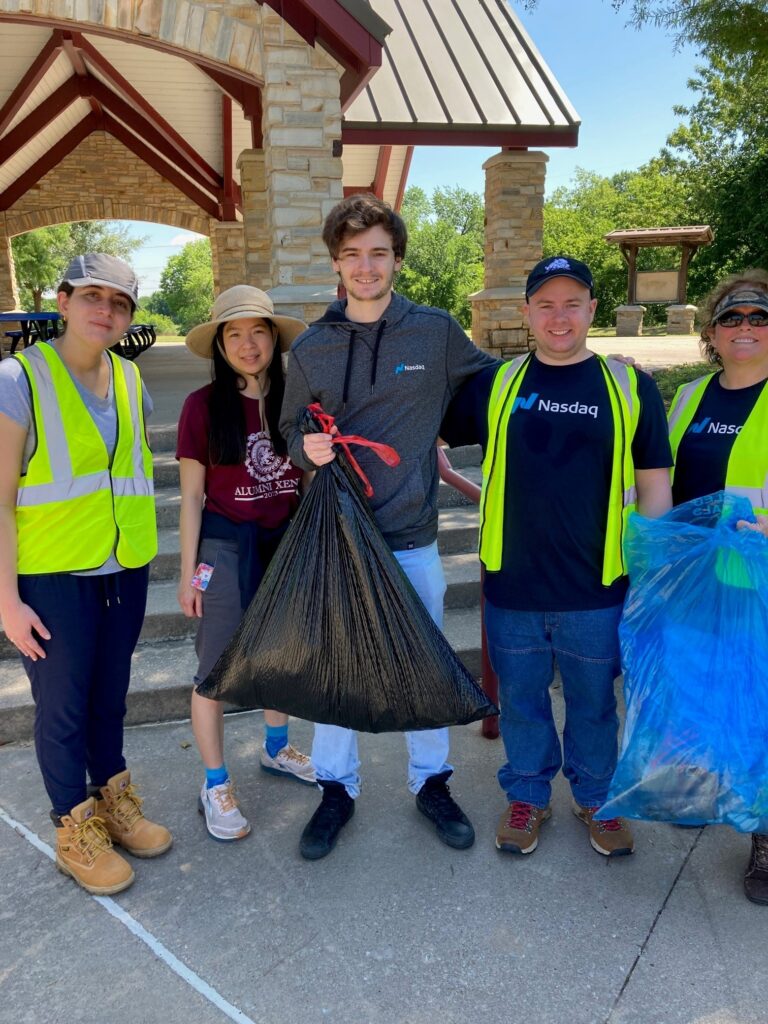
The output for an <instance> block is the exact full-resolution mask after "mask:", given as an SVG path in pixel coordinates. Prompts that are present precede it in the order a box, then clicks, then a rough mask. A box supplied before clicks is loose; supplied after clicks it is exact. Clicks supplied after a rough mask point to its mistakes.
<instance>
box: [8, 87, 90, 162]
mask: <svg viewBox="0 0 768 1024" xmlns="http://www.w3.org/2000/svg"><path fill="white" fill-rule="evenodd" d="M87 84H88V83H87V81H86V80H85V79H82V78H68V79H67V81H66V82H64V84H63V85H60V86H59V88H58V89H56V90H55V91H54V92H52V93H51V95H50V96H49V97H48V98H47V99H46V100H45V102H44V103H41V104H40V106H39V107H35V109H34V110H33V111H32V113H31V114H28V115H27V116H26V117H25V118H24V120H23V121H20V122H19V123H18V124H17V125H16V127H15V128H12V129H11V130H10V131H9V132H8V134H7V135H6V136H5V137H4V138H3V152H4V153H7V154H8V156H12V155H13V154H14V153H18V151H19V150H20V149H21V148H22V146H26V144H27V143H28V142H31V141H32V139H34V137H35V136H36V135H39V134H40V132H41V131H42V130H43V129H44V128H47V127H48V125H49V124H50V123H51V121H54V120H55V119H56V118H57V117H58V116H59V114H61V113H62V112H63V111H64V110H66V109H67V107H69V106H71V105H72V104H73V103H74V102H75V100H79V99H81V98H82V97H84V96H87V95H88V89H87Z"/></svg>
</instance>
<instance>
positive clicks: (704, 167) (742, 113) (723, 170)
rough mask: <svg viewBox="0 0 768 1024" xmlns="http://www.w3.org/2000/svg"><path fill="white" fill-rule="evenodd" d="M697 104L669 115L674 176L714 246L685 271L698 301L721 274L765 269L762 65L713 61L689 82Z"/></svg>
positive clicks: (767, 130) (767, 155)
mask: <svg viewBox="0 0 768 1024" xmlns="http://www.w3.org/2000/svg"><path fill="white" fill-rule="evenodd" d="M689 84H690V87H691V88H692V89H693V90H694V92H695V93H697V96H698V98H697V99H696V101H695V102H694V103H693V104H691V105H690V106H688V107H676V108H675V112H676V113H677V114H679V115H681V116H682V117H684V118H685V119H686V120H685V122H684V123H683V124H681V125H680V126H679V127H678V128H677V130H676V131H674V132H673V133H672V135H671V136H670V137H669V140H668V145H669V147H670V151H671V153H672V155H673V157H674V159H676V161H677V174H678V177H679V178H680V180H681V181H683V182H684V187H685V189H686V191H687V192H688V194H689V196H690V202H691V204H692V206H693V208H694V209H695V210H697V212H698V214H699V217H700V222H701V223H708V224H710V225H711V227H712V229H713V231H714V235H715V240H714V242H713V244H712V245H710V246H707V247H706V248H705V249H702V250H701V251H700V253H699V255H697V257H696V259H695V260H694V262H693V264H692V265H691V285H692V292H694V293H695V294H696V295H698V296H700V295H702V294H703V293H704V292H705V291H707V290H708V289H709V288H710V287H712V286H713V285H714V284H715V283H716V281H717V280H718V279H719V278H720V277H722V276H724V275H725V274H728V273H733V272H735V271H737V270H741V269H743V268H744V267H748V266H768V202H767V201H766V200H767V199H768V186H766V182H767V181H768V64H767V65H764V66H760V67H757V66H756V65H755V64H754V62H753V61H751V60H750V59H749V58H747V57H744V58H741V59H738V60H726V59H725V58H720V57H713V58H712V59H711V61H710V63H709V64H708V65H707V66H704V67H699V68H697V77H696V78H695V79H693V80H692V81H691V82H690V83H689Z"/></svg>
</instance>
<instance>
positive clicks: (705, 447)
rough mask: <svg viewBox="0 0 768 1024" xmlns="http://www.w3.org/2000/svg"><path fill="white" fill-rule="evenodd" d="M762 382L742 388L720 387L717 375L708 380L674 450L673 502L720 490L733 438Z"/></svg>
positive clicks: (736, 434)
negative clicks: (675, 451)
mask: <svg viewBox="0 0 768 1024" xmlns="http://www.w3.org/2000/svg"><path fill="white" fill-rule="evenodd" d="M765 385H766V381H764V380H761V381H759V383H757V384H751V385H750V386H749V387H746V388H724V387H723V386H722V384H721V383H720V374H717V376H715V377H713V378H712V379H711V380H710V382H709V383H708V384H707V386H706V388H705V389H704V394H703V395H702V396H701V401H700V402H699V407H698V409H697V410H696V412H695V414H694V416H693V419H692V420H691V422H690V424H689V426H688V429H687V430H686V432H685V433H684V434H683V437H682V440H681V441H680V445H679V447H678V449H677V459H676V460H675V478H674V481H673V483H672V500H673V501H674V503H675V505H682V503H683V502H684V501H692V500H693V499H694V498H700V497H702V495H704V494H714V492H715V491H722V490H723V488H724V487H725V478H726V474H727V472H728V459H729V458H730V456H731V449H732V448H733V444H734V441H735V440H736V438H737V437H738V436H739V433H740V432H741V428H742V427H743V426H744V424H745V423H746V422H747V418H748V416H749V414H750V413H751V412H752V410H753V409H754V407H755V404H756V403H757V400H758V398H759V397H760V394H761V392H762V390H763V388H764V387H765Z"/></svg>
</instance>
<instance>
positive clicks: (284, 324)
mask: <svg viewBox="0 0 768 1024" xmlns="http://www.w3.org/2000/svg"><path fill="white" fill-rule="evenodd" d="M249 317H258V318H259V319H261V320H269V321H271V323H273V324H274V325H275V327H276V328H277V332H278V336H277V342H278V345H279V346H280V351H281V352H287V351H288V349H289V348H290V347H291V342H292V341H293V339H294V338H298V336H299V335H300V334H301V332H302V331H306V329H307V325H306V324H305V323H304V321H303V320H297V319H296V318H295V317H292V316H280V315H279V314H277V313H275V307H274V306H273V304H272V299H270V297H269V296H268V295H267V293H266V292H263V291H262V290H261V288H253V287H251V285H249V284H237V285H235V287H234V288H227V290H226V291H225V292H222V293H221V295H219V297H218V298H217V299H216V301H215V302H214V304H213V309H212V310H211V319H210V320H209V321H208V322H207V323H205V324H200V326H199V327H193V328H192V330H191V331H190V332H189V334H188V335H187V336H186V338H185V339H184V341H185V344H186V346H187V348H188V349H189V350H190V352H194V353H195V355H196V356H200V357H201V358H202V359H212V358H213V342H214V339H215V337H216V328H217V327H218V326H219V324H223V323H226V322H227V321H228V320H244V319H247V318H249Z"/></svg>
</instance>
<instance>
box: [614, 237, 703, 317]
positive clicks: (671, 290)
mask: <svg viewBox="0 0 768 1024" xmlns="http://www.w3.org/2000/svg"><path fill="white" fill-rule="evenodd" d="M712 238H713V235H712V229H711V228H710V227H709V225H708V224H697V225H694V226H692V227H676V228H635V229H633V230H631V231H611V232H610V233H609V234H607V235H605V240H606V242H613V243H616V244H617V245H618V246H619V249H620V250H621V254H622V256H623V257H624V259H625V260H626V261H627V267H628V275H627V278H628V283H627V304H626V305H625V306H619V307H618V308H617V310H616V334H617V336H619V337H634V336H636V335H639V334H642V333H643V314H644V313H645V306H643V305H641V303H643V302H660V303H661V302H663V303H665V304H666V306H667V333H668V334H692V333H693V321H694V317H695V316H696V307H695V306H691V305H688V304H687V302H686V298H687V291H688V265H689V264H690V262H691V258H692V257H693V254H694V253H695V252H696V250H697V249H698V248H699V246H701V245H709V243H710V242H711V241H712ZM672 245H674V246H678V245H679V246H680V247H681V249H682V255H681V258H680V266H679V267H678V269H677V270H638V269H637V250H638V249H639V248H641V247H643V246H646V247H647V246H657V247H660V246H672Z"/></svg>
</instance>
